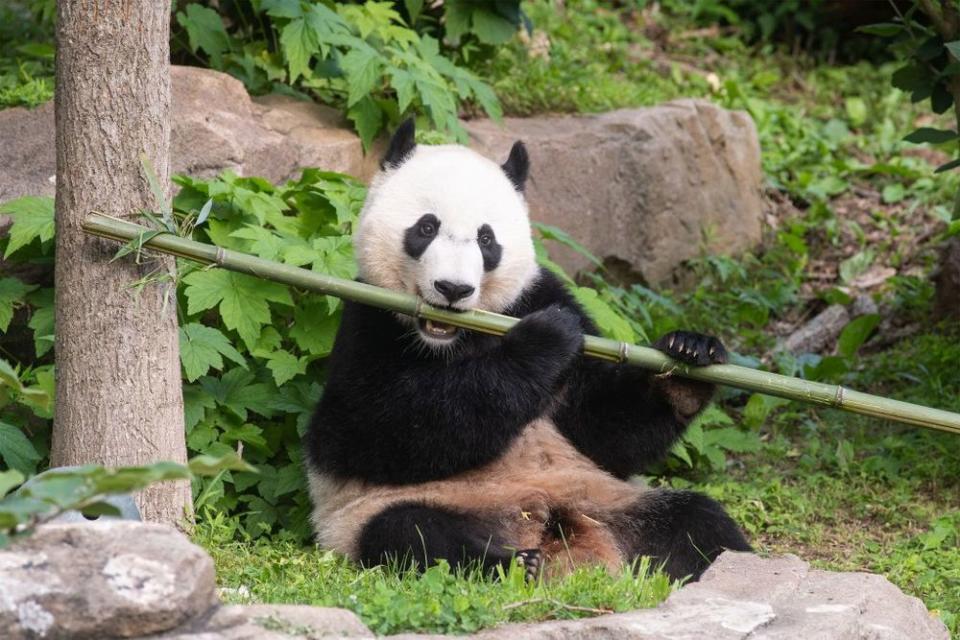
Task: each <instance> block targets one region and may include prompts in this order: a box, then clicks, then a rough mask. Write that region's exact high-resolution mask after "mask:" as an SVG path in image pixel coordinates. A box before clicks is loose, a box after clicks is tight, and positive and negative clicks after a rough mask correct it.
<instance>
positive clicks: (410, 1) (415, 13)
mask: <svg viewBox="0 0 960 640" xmlns="http://www.w3.org/2000/svg"><path fill="white" fill-rule="evenodd" d="M403 4H404V6H405V7H406V8H407V14H409V16H410V24H411V25H412V24H416V22H417V20H419V19H420V12H421V11H423V0H403Z"/></svg>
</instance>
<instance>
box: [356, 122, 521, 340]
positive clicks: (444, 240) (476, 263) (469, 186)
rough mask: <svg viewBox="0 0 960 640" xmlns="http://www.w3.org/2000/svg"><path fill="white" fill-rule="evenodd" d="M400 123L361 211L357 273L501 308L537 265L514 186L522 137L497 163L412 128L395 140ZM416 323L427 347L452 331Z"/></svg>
mask: <svg viewBox="0 0 960 640" xmlns="http://www.w3.org/2000/svg"><path fill="white" fill-rule="evenodd" d="M404 126H407V125H404ZM402 129H403V127H401V131H398V133H397V135H396V136H395V137H394V140H393V141H392V142H391V151H389V152H388V154H387V157H386V158H385V159H384V163H383V167H384V171H383V172H381V174H380V175H379V176H378V177H377V178H376V179H375V180H374V182H373V184H372V185H371V187H370V191H369V194H368V196H367V201H366V203H365V205H364V209H363V212H362V213H361V216H360V224H359V227H358V229H357V232H356V234H355V237H354V242H355V247H356V254H357V261H358V263H359V267H360V276H361V277H362V278H363V279H364V280H365V281H367V282H369V283H371V284H375V285H378V286H381V287H386V288H389V289H394V290H397V291H405V292H407V293H412V294H415V295H417V296H420V297H421V298H423V300H424V301H426V302H428V303H430V304H432V305H435V306H439V307H446V308H451V309H457V310H461V311H462V310H467V309H486V310H489V311H502V310H503V309H505V308H506V307H507V306H509V305H510V303H512V302H513V301H514V300H516V299H517V298H518V297H519V296H520V294H521V292H522V291H523V290H524V289H525V288H526V287H527V286H528V285H529V284H530V283H531V282H532V280H533V279H534V278H535V277H536V274H537V270H538V268H537V263H536V257H535V254H534V249H533V242H532V239H531V235H530V222H529V218H528V214H527V206H526V203H525V201H524V199H523V194H522V191H521V190H520V189H521V188H522V183H523V180H524V179H525V177H526V154H525V151H523V148H522V145H520V146H519V147H518V146H515V147H514V151H513V152H511V156H510V160H508V162H507V163H506V164H504V165H503V166H501V165H498V164H496V163H495V162H493V161H491V160H488V159H486V158H484V157H482V156H480V155H479V154H477V153H476V152H474V151H471V150H469V149H467V148H466V147H462V146H458V145H439V146H415V145H413V144H412V126H411V127H410V130H409V132H408V133H409V142H410V144H409V145H404V144H403V141H402V140H401V141H400V143H398V141H397V136H400V135H401V133H402ZM395 147H396V149H395ZM518 148H519V151H517V149H518ZM518 187H519V188H518ZM403 321H405V322H412V321H411V320H410V319H409V318H406V317H404V318H403ZM417 329H418V332H419V336H420V338H421V339H422V340H423V341H424V343H426V344H427V345H428V346H431V347H438V348H440V347H446V346H450V345H452V344H454V343H455V342H456V340H457V338H458V337H459V332H458V330H457V329H456V328H455V327H452V326H450V325H443V324H440V323H433V322H429V321H421V322H420V323H418V324H417Z"/></svg>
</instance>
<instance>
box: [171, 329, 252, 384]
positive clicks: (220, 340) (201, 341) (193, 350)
mask: <svg viewBox="0 0 960 640" xmlns="http://www.w3.org/2000/svg"><path fill="white" fill-rule="evenodd" d="M221 356H224V357H226V358H228V359H230V360H232V361H233V362H236V363H237V364H239V365H240V366H246V360H244V358H243V356H242V355H240V352H238V351H237V350H236V349H234V348H233V345H231V344H230V341H229V340H227V337H226V336H225V335H223V334H222V333H221V332H220V331H218V330H217V329H214V328H213V327H207V326H205V325H202V324H198V323H196V322H191V323H189V324H186V325H184V326H182V327H180V361H181V362H182V363H183V371H184V373H185V374H186V377H187V380H188V381H189V382H193V381H194V380H196V379H197V378H199V377H200V376H202V375H205V374H206V373H207V371H209V370H210V368H211V367H213V368H214V369H217V370H218V371H219V370H222V369H223V358H222V357H221Z"/></svg>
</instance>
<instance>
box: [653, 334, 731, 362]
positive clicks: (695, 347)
mask: <svg viewBox="0 0 960 640" xmlns="http://www.w3.org/2000/svg"><path fill="white" fill-rule="evenodd" d="M653 348H654V349H656V350H657V351H661V352H663V353H665V354H667V355H668V356H670V357H671V358H673V359H674V360H679V361H680V362H683V363H684V364H692V365H696V366H704V365H708V364H724V363H726V362H727V350H726V348H724V346H723V343H722V342H720V339H719V338H715V337H713V336H708V335H705V334H702V333H694V332H692V331H671V332H670V333H668V334H666V335H665V336H663V337H662V338H660V339H659V340H657V341H656V342H655V343H653Z"/></svg>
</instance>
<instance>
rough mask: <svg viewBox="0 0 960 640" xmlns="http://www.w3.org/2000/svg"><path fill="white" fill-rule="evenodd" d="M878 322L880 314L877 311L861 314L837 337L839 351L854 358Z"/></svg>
mask: <svg viewBox="0 0 960 640" xmlns="http://www.w3.org/2000/svg"><path fill="white" fill-rule="evenodd" d="M878 324H880V316H879V315H878V314H875V313H871V314H867V315H864V316H860V317H859V318H856V319H854V320H852V321H850V322H849V323H847V326H845V327H844V328H843V331H841V332H840V337H839V338H837V352H838V353H839V354H840V355H842V356H843V357H845V358H852V357H853V356H854V355H856V353H857V349H859V348H860V346H861V345H862V344H863V343H864V342H866V341H867V338H869V337H870V334H871V333H873V330H874V329H876V328H877V325H878Z"/></svg>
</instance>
